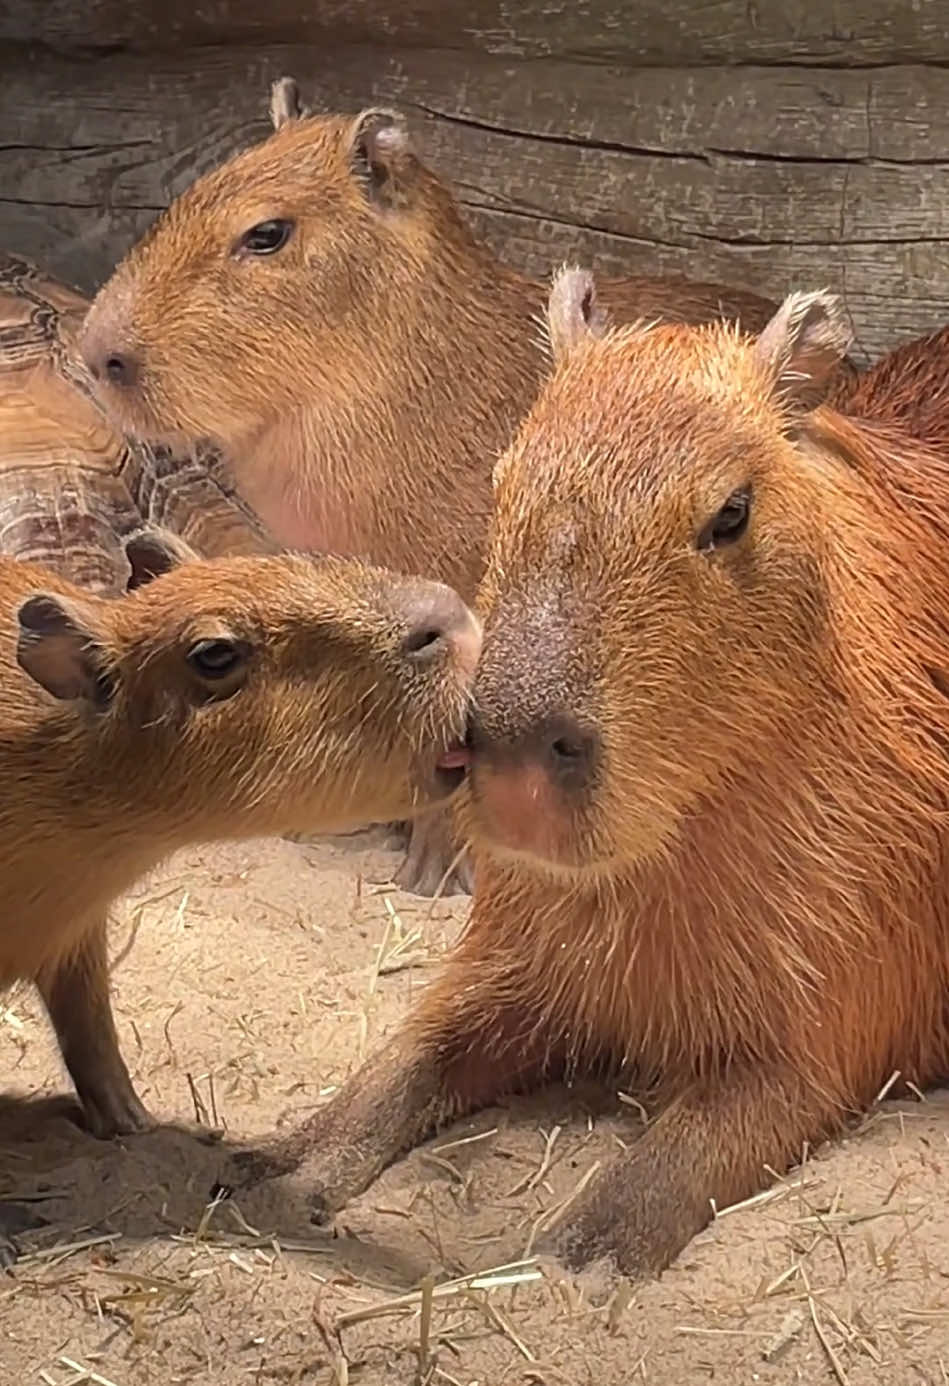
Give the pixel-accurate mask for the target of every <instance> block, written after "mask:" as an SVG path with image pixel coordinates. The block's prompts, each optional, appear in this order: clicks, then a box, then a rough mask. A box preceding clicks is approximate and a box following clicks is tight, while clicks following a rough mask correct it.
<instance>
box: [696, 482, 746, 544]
mask: <svg viewBox="0 0 949 1386" xmlns="http://www.w3.org/2000/svg"><path fill="white" fill-rule="evenodd" d="M750 514H751V487H750V486H742V487H740V488H739V489H738V490H737V491H733V492H732V493H731V495H730V496H729V497H728V500H727V501H726V502H725V504H724V505H723V506H722V508H721V510H720V511H719V512H718V514H717V515H716V516H715V518H714V519H712V520H709V522H708V524H707V525H706V526H705V528H704V529H703V530H702V531H701V532H700V534H699V537H698V538H697V539H696V541H695V547H696V548H697V549H704V550H707V549H720V548H723V547H724V546H725V545H726V544H734V543H735V541H736V540H737V539H740V538H741V536H742V535H743V534H744V532H745V530H746V529H747V528H748V517H749V515H750Z"/></svg>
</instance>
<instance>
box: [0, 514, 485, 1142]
mask: <svg viewBox="0 0 949 1386" xmlns="http://www.w3.org/2000/svg"><path fill="white" fill-rule="evenodd" d="M142 542H143V541H142V538H141V536H138V535H136V536H133V537H132V538H131V539H129V540H128V541H127V549H128V551H129V553H130V554H132V553H136V552H140V551H141V545H142ZM149 542H152V541H149ZM156 542H157V543H158V544H159V545H160V546H164V547H163V548H162V552H163V553H164V555H165V559H164V560H163V561H167V563H168V564H169V565H171V564H174V567H173V568H172V567H170V566H169V567H168V568H167V569H162V570H161V571H162V576H160V577H158V578H157V580H155V581H152V582H148V584H147V585H143V586H141V587H140V589H137V590H135V591H132V592H130V593H129V594H128V595H125V596H122V597H120V598H117V599H115V600H107V599H105V598H101V597H96V596H94V595H91V594H90V593H88V592H85V591H83V590H81V589H79V588H77V587H75V586H73V585H72V584H70V583H69V582H67V581H65V580H64V579H62V578H60V577H58V576H55V575H54V574H52V573H49V572H45V571H44V570H42V569H40V568H37V567H34V566H33V565H31V564H27V563H19V562H15V561H13V560H9V559H0V609H2V612H3V616H4V620H3V623H2V629H0V779H2V782H3V785H4V794H3V798H2V801H0V842H2V847H0V880H2V882H3V886H4V890H5V892H6V895H7V898H8V900H10V901H11V902H12V903H11V904H10V906H9V907H8V910H7V913H6V915H5V918H4V921H3V925H2V928H0V986H4V985H8V984H9V983H10V982H12V981H14V980H15V979H17V978H29V979H34V980H36V981H37V982H38V983H39V985H40V988H41V990H42V992H43V995H44V998H45V1000H46V1002H47V1005H48V1006H49V1008H50V1012H51V1015H52V1019H53V1021H54V1024H55V1026H56V1029H57V1032H58V1034H59V1038H60V1042H61V1045H62V1049H63V1053H64V1057H65V1058H66V1061H67V1064H68V1065H69V1068H70V1071H71V1073H72V1075H73V1078H74V1080H75V1082H76V1086H77V1089H78V1090H79V1093H80V1096H81V1097H82V1098H83V1101H84V1104H85V1106H86V1112H87V1116H88V1118H89V1120H90V1124H91V1125H92V1126H93V1129H95V1130H96V1131H97V1132H99V1133H100V1134H107V1133H111V1132H113V1131H115V1130H129V1129H136V1128H137V1127H139V1126H141V1125H143V1124H144V1123H145V1121H146V1120H147V1118H146V1114H145V1113H144V1110H143V1109H142V1107H141V1104H140V1103H139V1102H138V1099H137V1097H136V1096H135V1094H134V1092H133V1091H132V1088H131V1084H130V1082H129V1078H128V1074H127V1073H126V1071H125V1067H124V1064H123V1063H122V1060H121V1057H120V1055H119V1052H118V1044H117V1040H116V1037H115V1031H114V1027H113V1025H112V1018H111V1012H110V1009H109V999H108V972H107V965H106V950H105V919H106V916H107V913H108V910H109V908H110V906H111V904H112V902H113V901H114V900H115V898H116V897H117V896H118V895H119V894H120V893H121V892H123V891H125V890H127V889H128V888H129V887H130V886H131V885H132V884H133V882H134V881H135V880H136V879H137V878H138V877H140V876H141V875H143V874H144V873H145V872H147V871H149V870H151V869H152V868H153V867H154V866H156V865H157V864H158V863H159V862H160V861H161V860H162V859H163V858H165V857H167V856H168V855H170V854H171V853H172V852H174V851H176V850H178V849H179V848H181V847H184V846H187V845H189V844H191V843H198V842H206V841H214V840H217V839H224V838H239V837H253V836H259V835H263V834H271V833H282V832H288V831H291V830H307V831H332V830H339V829H345V828H352V827H354V826H361V825H362V824H364V823H367V822H373V821H379V820H382V821H385V820H386V819H387V818H390V817H393V816H396V815H403V816H408V815H412V814H414V813H416V812H417V811H419V810H421V809H422V808H424V807H425V806H426V805H428V804H430V803H432V802H434V801H435V800H436V799H439V798H441V797H443V795H444V792H445V787H444V786H443V780H442V778H441V777H440V776H439V775H438V773H437V770H436V759H437V757H438V754H439V748H441V749H444V748H445V747H446V746H447V745H449V744H450V743H451V742H452V741H453V740H455V739H457V737H458V736H459V735H460V734H461V732H462V731H463V727H464V717H465V709H466V698H467V688H468V685H469V683H470V679H471V675H472V673H473V666H474V661H475V659H476V657H477V649H478V646H479V643H480V635H479V632H478V627H477V623H476V622H475V621H474V619H473V618H472V616H471V614H470V613H469V612H468V611H467V609H466V608H465V607H464V605H463V604H462V603H461V601H460V599H459V598H458V597H457V596H456V595H455V594H454V593H453V592H451V591H450V590H448V589H446V588H444V587H442V586H441V585H440V584H436V583H433V582H430V581H424V580H422V579H412V578H397V577H394V576H393V575H391V574H389V573H386V572H383V571H381V570H379V569H372V568H367V567H365V566H363V565H362V564H360V563H358V562H356V561H354V560H345V559H321V560H312V559H309V558H304V557H301V556H299V555H286V556H283V557H279V558H260V559H254V558H232V559H219V560H215V561H213V562H198V561H197V560H195V559H194V555H193V554H191V553H190V551H189V550H187V549H186V547H185V546H184V545H183V544H182V543H181V541H179V540H172V539H171V538H170V537H166V536H159V539H158V541H156ZM182 557H184V558H185V559H187V560H189V561H185V562H183V563H181V566H177V565H178V563H179V561H180V559H181V558H182ZM37 594H45V597H44V599H43V601H42V602H40V603H39V604H40V606H41V607H42V608H43V610H46V609H47V608H51V609H52V610H53V613H54V620H55V621H58V622H59V623H60V625H62V627H63V629H62V631H59V627H58V626H57V627H56V628H55V629H51V630H48V631H47V633H46V635H45V636H44V635H43V634H42V632H39V633H37V631H36V630H34V629H33V627H31V626H30V625H29V623H28V613H29V612H30V611H31V599H32V598H36V597H37ZM36 604H37V603H36V602H33V603H32V606H34V607H35V606H36ZM18 613H19V620H20V633H19V636H17V621H18ZM36 619H38V618H37V617H35V616H29V620H36ZM43 619H46V618H45V617H44V618H43ZM25 621H26V622H27V624H26V625H24V622H25ZM438 631H441V632H442V637H441V639H440V640H433V641H429V643H428V644H426V645H425V648H424V649H423V650H422V652H421V654H419V653H416V652H408V653H407V652H406V648H405V647H404V642H405V640H406V639H407V637H412V636H413V633H414V636H415V637H416V638H417V637H418V636H419V635H421V636H423V637H424V636H426V635H429V636H430V635H432V634H433V633H434V634H437V632H438ZM222 639H224V640H227V641H238V642H240V647H241V649H242V650H243V651H244V656H245V657H244V658H243V660H242V662H241V663H240V664H239V665H238V667H237V670H236V672H235V673H234V675H233V676H228V678H227V679H225V680H224V681H223V682H222V681H220V680H213V681H212V682H210V683H208V682H207V681H205V680H202V678H200V677H199V676H198V674H197V673H196V672H195V669H194V667H193V663H192V661H191V657H190V655H189V651H191V650H193V648H194V646H195V645H196V643H197V642H199V641H201V640H212V641H220V640H222ZM70 652H71V653H70ZM80 652H81V657H80ZM30 675H32V676H30ZM74 678H75V679H81V680H85V682H84V683H83V684H82V688H81V689H80V688H78V687H74V686H73V684H72V682H71V681H72V680H73V679H74ZM104 689H109V690H111V695H110V696H108V697H107V698H106V697H104V694H103V690H104ZM83 690H84V691H83ZM51 694H52V696H51Z"/></svg>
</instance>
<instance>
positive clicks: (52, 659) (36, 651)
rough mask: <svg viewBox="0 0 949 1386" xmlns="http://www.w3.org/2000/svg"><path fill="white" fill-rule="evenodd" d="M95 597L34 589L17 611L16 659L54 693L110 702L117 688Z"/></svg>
mask: <svg viewBox="0 0 949 1386" xmlns="http://www.w3.org/2000/svg"><path fill="white" fill-rule="evenodd" d="M96 612H97V606H96V604H95V602H94V600H91V601H88V602H86V601H77V600H75V599H71V598H67V597H61V596H59V595H55V594H52V593H48V592H35V593H34V594H33V596H32V597H28V598H27V600H26V601H25V602H24V603H23V605H22V606H21V607H20V610H19V612H18V613H17V620H18V622H19V638H18V640H17V647H16V658H17V663H18V664H19V666H20V668H21V669H22V670H23V671H24V672H25V673H27V674H29V676H30V678H31V679H35V680H36V682H37V683H38V684H39V685H40V686H41V687H42V688H45V689H46V691H47V693H52V695H53V697H54V698H60V699H62V700H64V701H66V702H74V701H76V700H77V699H79V698H85V699H87V700H88V701H89V702H91V703H93V704H95V705H96V706H97V707H99V708H105V707H107V706H108V704H109V702H110V701H111V699H112V695H113V692H114V690H115V684H114V681H113V679H112V677H111V675H110V674H109V671H108V663H109V661H108V656H107V653H106V650H105V648H104V647H103V644H102V641H101V634H100V630H99V622H98V621H97V619H96Z"/></svg>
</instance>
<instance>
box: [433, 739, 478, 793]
mask: <svg viewBox="0 0 949 1386" xmlns="http://www.w3.org/2000/svg"><path fill="white" fill-rule="evenodd" d="M470 764H471V751H470V749H469V748H468V747H467V746H462V745H458V746H451V747H449V749H448V750H447V751H443V752H442V754H441V755H440V756H439V757H438V760H437V761H436V762H435V783H436V785H437V786H438V788H439V790H441V792H442V793H443V794H444V795H446V796H447V795H449V794H454V792H455V790H456V789H458V788H459V787H460V786H461V784H462V783H463V781H464V778H465V776H466V775H467V773H468V766H469V765H470Z"/></svg>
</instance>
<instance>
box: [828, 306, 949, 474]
mask: <svg viewBox="0 0 949 1386" xmlns="http://www.w3.org/2000/svg"><path fill="white" fill-rule="evenodd" d="M831 398H832V402H833V404H834V407H835V408H837V409H841V410H843V411H844V412H845V413H847V414H850V415H853V416H856V417H858V418H864V419H874V420H876V421H877V422H879V423H890V424H896V425H898V426H899V427H900V428H901V429H902V430H903V431H904V432H907V433H909V434H911V435H912V436H913V437H914V438H918V439H920V440H921V441H922V442H924V443H926V444H927V445H928V446H929V447H932V448H936V449H938V450H939V451H941V452H944V453H949V327H941V328H939V329H938V331H936V332H930V333H927V335H926V336H924V337H917V338H915V339H914V340H912V341H909V342H904V343H903V344H902V346H898V347H896V348H895V349H894V350H893V351H890V352H888V353H887V354H886V356H882V357H881V358H880V360H879V361H876V362H875V363H874V364H873V365H872V366H871V367H870V368H869V369H868V370H866V371H863V372H861V373H860V374H859V375H858V374H853V375H851V376H844V377H841V378H839V379H838V381H837V384H836V388H835V390H834V393H833V395H832V397H831Z"/></svg>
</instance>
